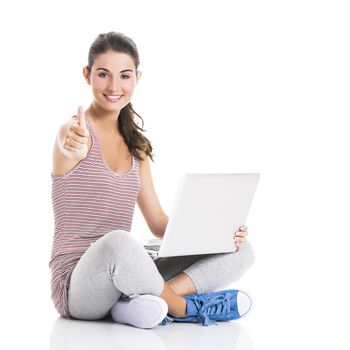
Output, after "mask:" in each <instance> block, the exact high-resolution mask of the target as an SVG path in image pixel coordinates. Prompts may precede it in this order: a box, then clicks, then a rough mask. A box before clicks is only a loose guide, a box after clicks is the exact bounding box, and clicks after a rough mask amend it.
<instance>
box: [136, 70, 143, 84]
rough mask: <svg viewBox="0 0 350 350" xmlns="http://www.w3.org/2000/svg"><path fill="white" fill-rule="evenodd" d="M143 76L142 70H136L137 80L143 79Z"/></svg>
mask: <svg viewBox="0 0 350 350" xmlns="http://www.w3.org/2000/svg"><path fill="white" fill-rule="evenodd" d="M141 76H142V72H141V71H139V70H138V71H137V72H136V77H137V82H138V81H139V80H140V79H141Z"/></svg>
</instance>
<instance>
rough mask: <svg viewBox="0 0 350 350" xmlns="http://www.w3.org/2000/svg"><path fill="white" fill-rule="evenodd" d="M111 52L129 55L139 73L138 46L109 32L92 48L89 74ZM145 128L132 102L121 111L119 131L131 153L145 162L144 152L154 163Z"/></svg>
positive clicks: (126, 38)
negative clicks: (136, 117)
mask: <svg viewBox="0 0 350 350" xmlns="http://www.w3.org/2000/svg"><path fill="white" fill-rule="evenodd" d="M109 50H113V51H117V52H120V53H126V54H128V55H129V56H130V57H131V58H132V59H133V61H134V63H135V68H136V71H137V68H138V66H139V64H140V60H139V54H138V51H137V47H136V44H135V43H134V42H133V40H132V39H130V38H129V37H127V36H126V35H124V34H123V33H116V32H108V33H104V34H99V35H98V37H97V38H96V39H95V41H94V42H93V43H92V45H91V47H90V50H89V57H88V65H87V66H86V68H87V70H88V72H89V73H91V69H92V66H93V64H94V61H95V59H96V57H97V56H98V55H100V54H102V53H105V52H107V51H109ZM135 115H137V116H138V117H139V118H140V119H141V121H142V127H140V126H138V125H137V124H136V123H135V121H134V116H135ZM143 126H144V121H143V119H142V117H141V116H140V115H139V114H137V113H136V112H135V111H134V109H133V107H132V104H131V102H129V103H128V104H127V105H126V106H125V107H124V108H122V109H121V111H120V114H119V117H118V130H119V132H120V134H121V135H122V136H123V139H124V141H125V143H126V145H127V146H128V149H129V151H130V152H131V153H132V154H133V155H134V156H135V157H136V158H137V159H139V160H144V159H143V158H142V156H141V153H142V152H144V153H145V154H146V155H147V156H149V157H150V159H151V160H152V161H153V154H152V150H153V147H152V145H151V142H150V141H149V140H148V139H147V137H145V136H144V135H143V134H142V133H141V132H143V131H146V130H145V129H143Z"/></svg>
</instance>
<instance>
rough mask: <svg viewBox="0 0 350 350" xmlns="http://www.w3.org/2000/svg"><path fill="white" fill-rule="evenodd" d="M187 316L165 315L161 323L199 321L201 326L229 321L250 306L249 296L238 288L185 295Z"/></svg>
mask: <svg viewBox="0 0 350 350" xmlns="http://www.w3.org/2000/svg"><path fill="white" fill-rule="evenodd" d="M185 299H186V304H187V306H186V314H187V315H188V316H187V317H173V316H171V315H169V316H167V317H165V318H164V319H163V320H162V322H161V323H160V324H161V325H166V324H167V323H170V322H173V321H174V322H201V323H202V324H203V326H208V325H209V324H212V323H215V321H230V320H236V319H238V318H241V317H243V316H244V315H245V314H247V313H248V311H249V310H250V308H251V306H252V302H251V298H250V297H249V295H248V294H247V293H245V292H242V291H240V290H236V289H231V290H222V291H219V292H213V293H205V294H198V293H194V294H191V295H185Z"/></svg>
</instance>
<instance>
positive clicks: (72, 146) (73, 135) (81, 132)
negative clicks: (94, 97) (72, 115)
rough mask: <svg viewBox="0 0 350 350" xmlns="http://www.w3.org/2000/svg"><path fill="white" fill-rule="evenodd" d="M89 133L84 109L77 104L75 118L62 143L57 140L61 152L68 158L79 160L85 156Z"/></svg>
mask: <svg viewBox="0 0 350 350" xmlns="http://www.w3.org/2000/svg"><path fill="white" fill-rule="evenodd" d="M89 135H90V134H89V130H88V128H87V126H86V117H85V112H84V109H83V107H82V106H79V107H78V115H77V119H76V120H74V121H72V123H71V125H70V126H69V128H68V130H67V132H66V134H65V136H64V138H63V141H62V144H61V143H60V142H59V146H60V149H61V151H62V153H63V154H64V155H65V156H66V157H68V158H70V159H77V160H80V159H83V158H85V157H86V155H87V153H88V151H89V149H88V141H89Z"/></svg>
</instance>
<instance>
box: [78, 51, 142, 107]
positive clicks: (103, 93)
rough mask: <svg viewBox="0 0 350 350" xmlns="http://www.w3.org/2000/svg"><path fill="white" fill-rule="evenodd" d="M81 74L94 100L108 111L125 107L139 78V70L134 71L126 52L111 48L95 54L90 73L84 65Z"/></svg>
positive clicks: (133, 65) (132, 63)
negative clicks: (89, 87)
mask: <svg viewBox="0 0 350 350" xmlns="http://www.w3.org/2000/svg"><path fill="white" fill-rule="evenodd" d="M83 74H84V76H85V79H86V81H87V83H88V84H89V85H91V87H92V93H93V95H94V102H95V103H97V104H98V105H99V106H100V107H102V108H103V109H105V110H108V111H120V110H121V109H122V108H123V107H125V106H126V105H127V104H128V103H129V102H130V100H131V97H132V95H133V92H134V88H135V86H136V84H137V83H138V80H139V79H140V78H141V72H137V73H136V71H135V64H134V61H133V60H132V58H131V57H130V56H129V55H128V54H125V53H120V52H116V51H112V50H110V51H107V52H106V53H103V54H100V55H98V56H97V58H96V59H95V62H94V64H93V66H92V69H91V74H90V75H89V73H88V70H87V68H86V67H84V70H83Z"/></svg>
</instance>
